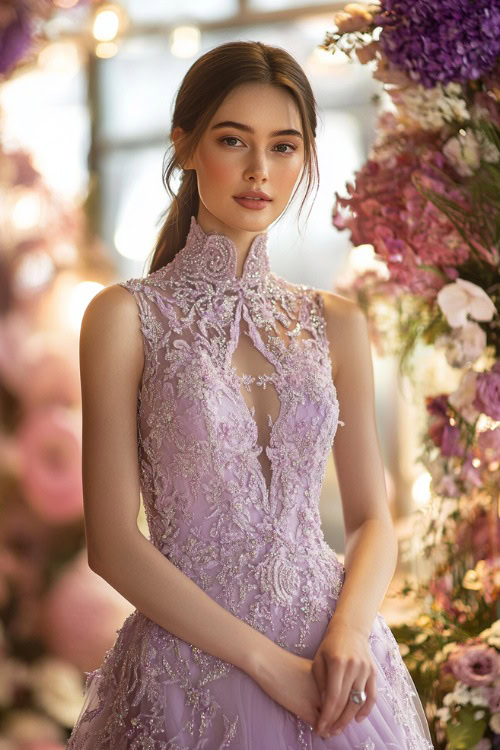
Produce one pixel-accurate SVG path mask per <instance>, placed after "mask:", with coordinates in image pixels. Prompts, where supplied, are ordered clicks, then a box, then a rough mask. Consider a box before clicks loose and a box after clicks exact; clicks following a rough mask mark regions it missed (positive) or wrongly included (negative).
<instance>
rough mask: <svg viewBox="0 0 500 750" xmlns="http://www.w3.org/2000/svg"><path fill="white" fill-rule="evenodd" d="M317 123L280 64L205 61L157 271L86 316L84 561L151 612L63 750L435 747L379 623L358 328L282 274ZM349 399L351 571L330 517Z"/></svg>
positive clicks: (334, 303) (246, 51) (181, 134)
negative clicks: (331, 474) (284, 229)
mask: <svg viewBox="0 0 500 750" xmlns="http://www.w3.org/2000/svg"><path fill="white" fill-rule="evenodd" d="M315 132H316V112H315V102H314V97H313V93H312V91H311V88H310V85H309V83H308V81H307V78H306V77H305V74H304V72H303V70H302V69H301V68H300V66H299V65H298V64H297V63H296V61H295V60H294V59H293V58H292V57H291V56H290V55H289V54H288V53H287V52H285V51H284V50H282V49H279V48H276V47H271V46H268V45H265V44H261V43H259V42H231V43H228V44H223V45H221V46H219V47H217V48H215V49H212V50H211V51H209V52H207V53H206V54H204V55H203V56H202V57H200V58H199V59H198V60H197V61H196V62H195V63H194V64H193V65H192V66H191V68H190V70H189V71H188V72H187V74H186V76H185V78H184V80H183V82H182V85H181V86H180V89H179V91H178V94H177V98H176V103H175V111H174V115H173V123H172V133H171V135H172V153H171V158H170V161H169V163H168V164H167V167H166V171H165V175H164V176H165V181H166V185H167V188H168V189H169V191H170V193H171V194H172V198H173V201H172V205H171V207H170V210H169V212H168V215H167V217H166V221H165V223H164V226H163V228H162V230H161V232H160V234H159V237H158V242H157V246H156V248H155V252H154V257H153V260H152V264H151V267H150V269H149V274H148V275H147V276H146V277H144V278H137V279H130V280H129V281H126V282H121V283H118V284H115V285H112V286H110V287H108V288H106V289H104V290H103V291H102V292H100V294H98V295H97V296H96V297H95V298H94V299H93V300H92V302H91V303H90V304H89V306H88V308H87V310H86V313H85V316H84V319H83V323H82V329H81V348H80V353H81V379H82V397H83V420H84V421H83V480H84V495H85V525H86V536H87V546H88V559H89V564H90V566H91V568H92V569H93V570H94V571H95V572H96V573H98V574H99V575H101V576H102V577H103V578H105V579H106V580H107V581H108V582H109V583H110V584H111V585H112V586H113V587H115V588H116V589H117V590H118V591H119V592H120V593H121V594H123V596H125V597H126V598H127V599H128V600H129V601H130V602H131V603H133V605H134V606H135V607H136V610H135V611H134V612H133V613H132V614H131V615H130V616H129V617H128V618H127V619H126V620H125V622H124V623H123V625H122V627H121V628H120V630H119V631H117V632H118V637H117V639H116V641H115V644H114V645H113V647H112V648H111V649H110V650H109V651H108V652H107V654H106V656H105V659H104V662H103V664H102V665H101V667H99V668H98V669H96V670H95V671H93V672H90V673H88V674H87V682H86V686H85V703H84V706H83V708H82V711H81V713H80V717H79V719H78V722H77V724H76V726H75V728H74V730H73V733H72V736H71V738H70V740H69V744H68V748H69V749H70V750H104V748H112V750H121V749H122V748H123V749H124V748H134V749H135V748H137V750H139V748H140V749H141V750H144V749H145V748H146V749H149V750H166V749H167V748H168V749H169V750H174V748H175V749H176V750H180V748H183V750H187V749H188V748H189V749H193V750H194V749H195V748H196V749H199V750H201V749H202V748H203V750H216V749H217V750H219V748H237V749H238V750H298V749H299V748H313V749H314V750H319V749H320V748H339V749H342V750H344V749H347V748H357V749H358V750H360V749H361V748H364V749H365V750H375V749H376V750H382V748H384V750H387V748H394V750H395V749H396V748H397V749H398V750H401V748H407V749H408V750H410V748H411V749H412V750H421V749H422V750H431V748H432V744H431V742H430V734H429V728H428V725H427V722H426V719H425V715H424V711H423V708H422V705H421V703H420V700H419V698H418V696H417V694H416V691H415V688H414V685H413V683H412V680H411V677H410V675H409V673H408V670H407V669H406V667H405V665H404V663H403V661H402V659H401V656H400V652H399V649H398V646H397V643H396V641H395V639H394V637H393V635H392V633H391V631H390V630H389V628H388V626H387V625H386V623H385V621H384V619H383V618H382V616H381V615H380V613H378V607H379V605H380V603H381V601H382V599H383V597H384V594H385V592H386V589H387V586H388V584H389V582H390V580H391V577H392V575H393V573H394V567H395V564H396V557H397V542H396V537H395V533H394V528H393V525H392V521H391V517H390V513H389V510H388V503H387V497H386V489H385V483H384V473H383V465H382V460H381V457H380V452H379V447H378V441H377V433H376V427H375V417H374V404H373V399H374V396H373V372H372V363H371V359H370V346H369V339H368V334H367V328H366V324H365V318H364V316H363V313H362V312H361V311H360V309H359V308H358V307H357V306H356V305H355V303H353V302H351V301H350V300H347V299H344V298H342V297H340V296H338V295H335V294H333V293H330V292H327V291H322V290H317V289H314V288H312V287H309V286H305V285H296V284H292V283H290V282H288V281H286V280H285V279H283V278H281V277H279V276H277V275H276V274H274V273H273V272H271V270H270V267H269V257H268V252H267V228H268V227H269V225H270V224H272V223H273V222H274V221H275V220H276V219H278V217H279V216H280V215H281V214H282V213H283V211H284V210H285V208H286V206H287V205H288V203H289V201H290V197H291V195H292V191H293V190H294V188H295V192H294V195H295V193H296V191H297V189H298V187H299V186H300V184H301V183H302V182H303V181H304V179H306V178H307V192H309V191H310V189H311V186H312V185H313V183H314V181H315V179H316V178H317V162H316V151H315V143H314V138H315ZM176 170H181V172H182V181H181V186H180V189H179V191H178V193H177V194H176V195H175V194H174V193H173V191H172V189H171V188H170V179H171V177H172V175H173V173H174V172H175V171H176ZM334 382H335V385H334ZM339 402H340V405H341V409H342V415H343V416H344V417H345V420H346V421H345V424H344V423H343V422H342V423H341V424H342V425H343V426H344V429H343V430H342V431H341V433H340V434H339V435H338V436H337V437H336V439H335V447H334V458H335V462H336V467H337V474H338V478H339V482H340V489H341V495H342V503H343V510H344V520H345V527H346V556H345V567H344V565H342V564H341V563H340V562H339V560H338V559H337V557H336V555H335V553H334V552H333V551H332V550H331V549H330V548H329V547H328V545H327V544H326V542H325V540H324V537H323V533H322V530H321V522H320V516H319V510H318V501H319V496H320V491H321V484H322V480H323V476H324V471H325V465H326V460H327V456H328V452H329V450H330V449H331V448H332V445H333V439H334V436H335V433H336V430H337V425H338V424H339V419H338V417H339ZM137 458H138V460H136V459H137ZM140 491H142V495H143V499H144V506H145V510H146V514H147V520H148V526H149V532H150V540H148V539H146V537H145V536H143V535H142V534H141V533H140V531H139V529H138V527H137V523H136V520H137V514H138V510H139V493H140Z"/></svg>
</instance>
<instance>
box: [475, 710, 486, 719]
mask: <svg viewBox="0 0 500 750" xmlns="http://www.w3.org/2000/svg"><path fill="white" fill-rule="evenodd" d="M484 713H485V712H484V711H474V721H479V719H482V718H483V716H484Z"/></svg>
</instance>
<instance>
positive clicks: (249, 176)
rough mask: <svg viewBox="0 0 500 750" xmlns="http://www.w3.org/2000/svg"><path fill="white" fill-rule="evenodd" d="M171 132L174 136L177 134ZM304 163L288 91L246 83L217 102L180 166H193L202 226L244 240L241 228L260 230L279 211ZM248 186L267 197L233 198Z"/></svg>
mask: <svg viewBox="0 0 500 750" xmlns="http://www.w3.org/2000/svg"><path fill="white" fill-rule="evenodd" d="M176 131H178V132H177V133H176V132H175V131H174V132H173V133H172V137H173V138H174V139H175V137H176V136H177V135H182V131H181V130H180V129H176ZM303 164H304V143H303V132H302V125H301V121H300V114H299V110H298V108H297V105H296V104H295V101H294V99H293V98H292V96H291V94H289V93H288V92H287V91H285V90H284V89H282V88H280V87H278V86H273V85H271V84H261V83H245V84H242V85H241V86H239V87H238V88H236V89H235V90H233V91H232V92H231V93H230V94H228V96H227V97H226V99H225V100H224V101H223V102H222V104H221V105H220V107H219V108H218V109H217V111H216V113H215V115H214V116H213V118H212V120H211V121H210V123H209V124H208V127H207V129H206V130H205V132H204V134H203V136H202V138H201V139H200V142H199V143H198V146H197V148H196V152H195V153H194V155H193V157H192V158H191V159H190V160H189V161H188V162H187V164H185V165H184V167H185V169H195V170H196V174H197V181H198V192H199V196H200V210H199V213H198V219H199V220H200V219H201V223H202V227H203V228H205V229H206V230H208V231H225V232H228V230H232V231H229V234H231V235H233V236H234V235H235V233H236V234H239V233H240V232H241V233H243V234H242V239H243V237H246V239H249V237H248V236H246V233H250V234H252V235H254V234H259V233H262V232H265V231H266V229H267V227H268V226H269V225H270V224H271V223H272V222H273V221H275V220H276V219H277V218H278V217H279V216H280V214H281V213H282V212H283V210H284V209H285V207H286V205H287V203H288V201H289V199H290V196H291V194H292V191H293V189H294V187H295V185H296V182H297V180H298V178H299V177H300V174H301V171H302V167H303ZM253 191H262V192H264V193H266V194H267V196H268V197H269V200H265V201H258V202H257V201H247V204H246V205H245V204H244V203H240V202H238V201H237V200H236V198H235V196H239V195H241V194H242V193H243V194H244V193H249V192H250V193H252V192H253ZM253 206H258V208H254V207H253Z"/></svg>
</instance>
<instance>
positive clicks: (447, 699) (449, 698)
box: [443, 693, 455, 706]
mask: <svg viewBox="0 0 500 750" xmlns="http://www.w3.org/2000/svg"><path fill="white" fill-rule="evenodd" d="M443 703H444V705H445V706H452V705H453V704H454V703H455V696H454V694H453V693H446V695H445V696H444V698H443Z"/></svg>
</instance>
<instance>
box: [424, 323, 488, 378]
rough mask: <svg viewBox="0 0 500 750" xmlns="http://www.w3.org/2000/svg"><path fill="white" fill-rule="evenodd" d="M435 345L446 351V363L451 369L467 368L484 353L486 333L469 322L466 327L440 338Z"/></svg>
mask: <svg viewBox="0 0 500 750" xmlns="http://www.w3.org/2000/svg"><path fill="white" fill-rule="evenodd" d="M435 344H436V346H437V347H438V348H444V349H445V356H446V361H447V362H448V364H449V365H451V367H465V366H466V365H468V364H471V363H472V362H474V360H475V359H477V358H478V357H479V356H480V355H481V354H482V353H483V351H484V348H485V346H486V333H485V332H484V331H483V329H482V328H481V326H478V324H477V323H474V322H473V321H471V320H469V321H467V323H466V324H465V325H464V326H459V327H458V328H453V330H452V331H451V333H450V334H447V335H443V336H438V338H437V339H436V341H435Z"/></svg>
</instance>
